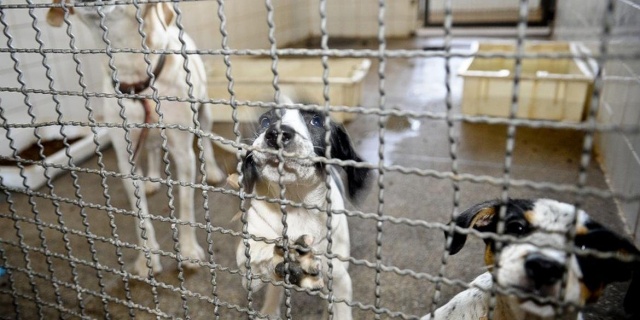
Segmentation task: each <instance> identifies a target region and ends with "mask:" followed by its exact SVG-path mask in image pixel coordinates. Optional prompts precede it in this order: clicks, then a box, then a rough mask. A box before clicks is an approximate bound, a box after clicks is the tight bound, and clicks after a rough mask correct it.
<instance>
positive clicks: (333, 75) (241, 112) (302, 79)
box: [207, 57, 371, 122]
mask: <svg viewBox="0 0 640 320" xmlns="http://www.w3.org/2000/svg"><path fill="white" fill-rule="evenodd" d="M271 65H272V60H271V58H270V57H232V58H231V66H232V69H231V77H232V78H233V81H234V85H233V90H234V93H235V99H236V100H237V101H254V102H256V101H269V99H272V98H273V95H274V88H273V72H272V70H271ZM370 66H371V61H369V60H368V59H356V58H330V59H329V99H330V104H331V105H332V106H347V107H355V106H359V105H360V103H361V98H362V81H363V79H364V77H365V75H366V74H367V72H368V71H369V67H370ZM207 70H208V79H207V81H208V85H209V97H210V98H212V99H225V100H229V99H230V94H229V91H228V89H227V87H228V85H229V81H228V79H227V76H226V74H225V73H226V72H227V66H226V65H225V64H224V63H223V61H222V59H216V60H211V61H209V63H207ZM277 71H278V86H279V87H280V89H281V90H282V92H283V93H287V92H295V93H297V94H298V95H299V96H300V97H301V98H304V99H305V100H307V101H304V102H306V103H314V104H318V105H324V95H323V91H324V84H323V80H322V74H323V72H324V68H323V66H322V63H321V60H320V59H319V58H315V59H312V58H291V57H280V58H279V59H278V65H277ZM232 111H233V109H232V108H231V107H230V106H229V105H223V104H216V105H215V111H214V120H215V121H223V122H231V121H233V119H232V117H231V115H232ZM265 111H267V110H266V109H264V108H257V107H247V106H241V107H239V108H238V120H239V121H248V122H251V121H257V119H258V117H259V115H260V114H262V113H263V112H265ZM331 116H332V117H333V119H334V120H336V121H338V122H344V121H349V120H351V119H353V118H354V117H355V113H349V112H332V113H331Z"/></svg>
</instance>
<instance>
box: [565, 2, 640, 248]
mask: <svg viewBox="0 0 640 320" xmlns="http://www.w3.org/2000/svg"><path fill="white" fill-rule="evenodd" d="M636 2H637V1H636ZM615 4H616V7H615V12H614V16H613V17H614V26H613V30H612V37H611V44H610V45H609V47H608V51H609V52H610V53H625V52H626V53H634V52H635V53H636V55H637V53H638V48H640V37H638V35H640V5H638V4H634V3H632V2H628V1H616V2H615ZM605 5H606V1H601V0H563V1H558V7H557V16H556V17H557V18H556V25H555V30H554V37H555V38H556V39H570V40H581V41H584V42H585V43H587V44H589V45H590V47H591V48H592V50H593V52H597V50H598V49H597V48H598V45H599V41H600V36H601V31H602V22H603V17H604V13H605ZM604 71H605V78H604V79H605V82H604V90H603V92H602V95H601V99H600V110H599V114H598V121H599V122H600V123H606V124H614V125H628V126H635V127H637V126H638V125H640V60H637V59H636V60H629V59H611V60H609V61H608V62H607V63H606V65H605V69H604ZM596 143H597V150H598V151H599V156H600V157H599V158H600V159H601V160H602V163H603V166H604V170H605V173H606V174H607V177H608V179H609V183H610V185H611V188H612V189H613V190H614V191H617V192H621V193H623V194H640V156H639V155H640V135H638V134H627V133H601V134H599V135H598V137H597V140H596ZM620 209H621V211H622V213H623V216H624V217H625V218H626V220H627V226H628V227H629V229H630V230H631V231H632V232H633V234H635V239H636V242H637V243H638V244H640V203H639V202H638V201H635V202H621V203H620Z"/></svg>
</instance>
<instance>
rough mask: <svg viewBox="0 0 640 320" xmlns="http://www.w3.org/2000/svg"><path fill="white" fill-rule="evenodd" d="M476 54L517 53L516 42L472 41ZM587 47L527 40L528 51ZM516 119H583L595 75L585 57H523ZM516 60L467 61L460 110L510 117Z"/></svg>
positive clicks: (556, 50)
mask: <svg viewBox="0 0 640 320" xmlns="http://www.w3.org/2000/svg"><path fill="white" fill-rule="evenodd" d="M473 49H474V50H475V52H481V53H502V54H504V53H511V54H513V53H515V52H516V46H515V44H513V43H499V42H487V43H478V42H476V43H474V48H473ZM585 50H586V49H585V48H584V47H583V46H581V45H579V44H577V43H569V42H530V43H525V46H524V51H525V53H573V54H578V53H580V52H586V51H585ZM521 61H522V73H521V77H520V79H521V81H520V88H519V90H518V91H519V92H518V111H517V113H516V117H518V118H528V119H544V120H559V121H569V122H579V121H582V119H583V117H584V113H585V110H586V106H587V105H588V104H589V101H590V97H591V90H592V85H593V73H592V72H591V70H590V69H589V66H588V64H587V63H586V62H585V61H582V60H579V59H572V58H563V59H558V58H554V59H547V58H533V59H530V58H526V59H522V60H521ZM514 68H515V59H513V58H500V57H491V58H482V57H474V58H473V59H470V60H469V61H468V62H467V63H465V64H463V65H462V67H461V69H460V72H459V75H460V76H462V77H463V79H464V88H463V96H462V112H463V113H464V114H468V115H487V116H495V117H508V116H509V111H510V108H511V96H512V92H513V73H514Z"/></svg>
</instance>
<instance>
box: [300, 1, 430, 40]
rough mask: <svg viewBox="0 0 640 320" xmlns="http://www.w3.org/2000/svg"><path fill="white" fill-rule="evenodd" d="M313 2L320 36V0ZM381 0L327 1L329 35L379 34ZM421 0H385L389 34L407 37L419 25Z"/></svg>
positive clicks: (313, 30) (315, 28)
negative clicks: (419, 0)
mask: <svg viewBox="0 0 640 320" xmlns="http://www.w3.org/2000/svg"><path fill="white" fill-rule="evenodd" d="M310 2H311V5H310V6H309V10H310V16H311V19H310V20H309V23H310V30H311V34H312V35H314V36H320V34H321V33H320V13H319V12H320V4H319V3H320V1H318V0H312V1H310ZM378 12H379V5H378V0H352V1H342V0H329V1H327V32H328V33H329V38H375V37H377V35H378ZM419 14H422V13H420V12H418V1H417V0H393V1H386V3H385V20H384V21H385V36H386V37H407V36H409V35H411V33H413V32H414V31H415V30H416V28H417V27H418V15H419Z"/></svg>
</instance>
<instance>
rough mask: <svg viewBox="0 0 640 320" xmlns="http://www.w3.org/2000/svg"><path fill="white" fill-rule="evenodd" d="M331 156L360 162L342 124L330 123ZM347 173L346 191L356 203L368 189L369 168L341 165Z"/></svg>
mask: <svg viewBox="0 0 640 320" xmlns="http://www.w3.org/2000/svg"><path fill="white" fill-rule="evenodd" d="M331 158H334V159H339V160H343V161H346V160H353V161H355V162H362V158H360V156H358V154H357V153H356V151H355V149H354V148H353V145H352V144H351V139H350V138H349V135H348V134H347V131H346V130H345V129H344V127H343V126H342V125H339V124H336V123H332V124H331ZM342 168H343V170H344V171H345V173H346V174H347V193H348V194H349V199H351V201H352V202H354V203H357V202H358V201H359V200H360V199H361V196H362V195H363V193H364V192H365V191H367V190H368V189H369V186H370V182H371V177H372V174H371V170H370V169H368V168H357V167H354V166H345V167H342Z"/></svg>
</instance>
